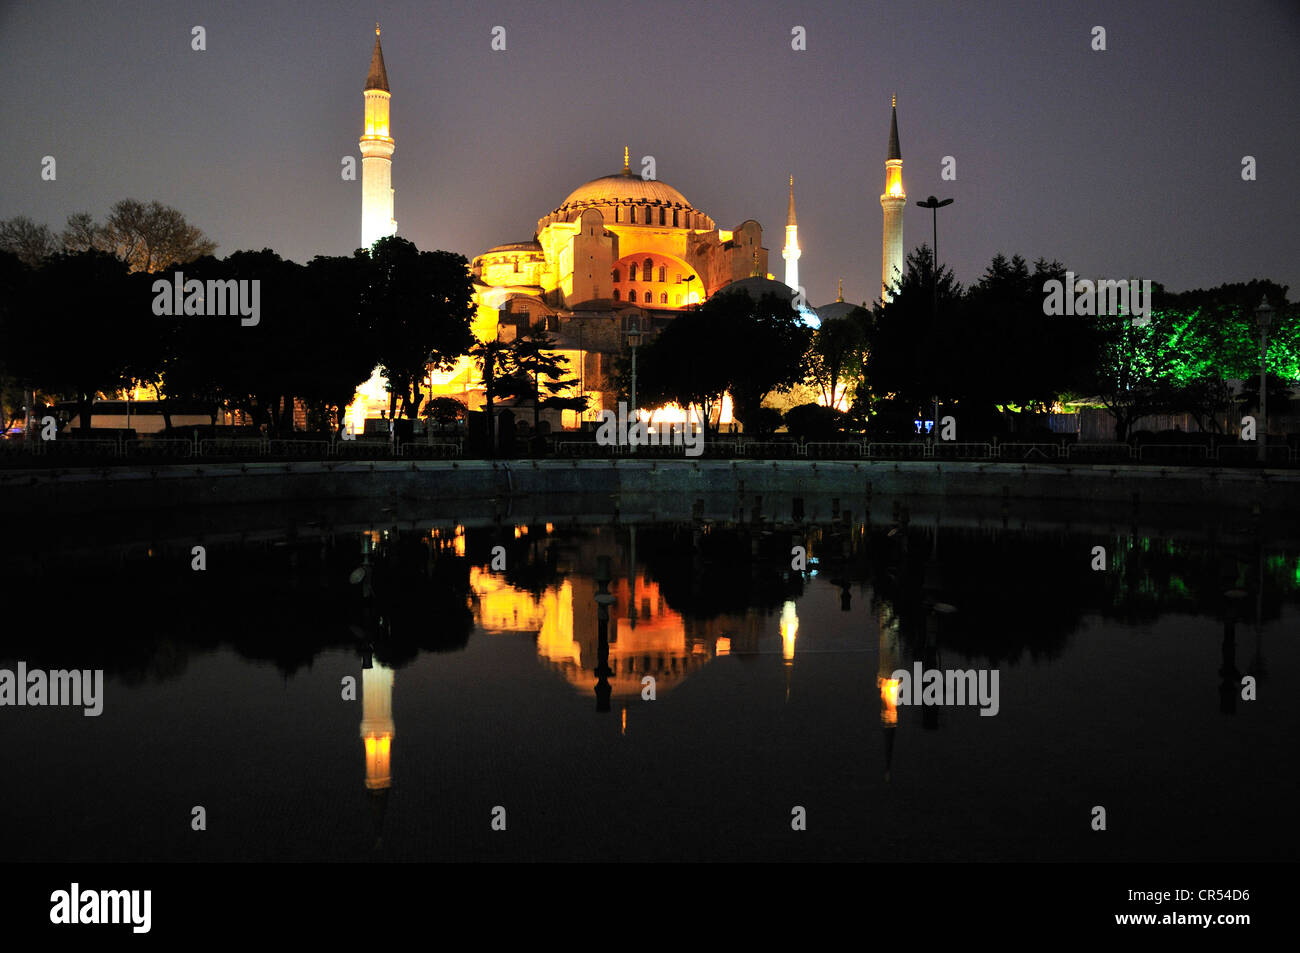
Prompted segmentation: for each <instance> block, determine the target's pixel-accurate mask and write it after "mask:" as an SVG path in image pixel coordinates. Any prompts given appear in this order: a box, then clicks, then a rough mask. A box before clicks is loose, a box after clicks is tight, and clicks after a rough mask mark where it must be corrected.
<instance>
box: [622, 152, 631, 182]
mask: <svg viewBox="0 0 1300 953" xmlns="http://www.w3.org/2000/svg"><path fill="white" fill-rule="evenodd" d="M623 174H624V175H631V174H632V166H631V165H630V164H629V163H628V161H627V146H624V147H623Z"/></svg>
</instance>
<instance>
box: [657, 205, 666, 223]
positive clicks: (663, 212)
mask: <svg viewBox="0 0 1300 953" xmlns="http://www.w3.org/2000/svg"><path fill="white" fill-rule="evenodd" d="M667 216H668V209H666V208H661V209H660V210H659V224H660V225H664V224H667V221H668V218H667Z"/></svg>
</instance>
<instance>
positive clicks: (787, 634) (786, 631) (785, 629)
mask: <svg viewBox="0 0 1300 953" xmlns="http://www.w3.org/2000/svg"><path fill="white" fill-rule="evenodd" d="M798 631H799V617H798V616H797V615H795V611H794V603H793V602H787V603H786V604H785V605H783V606H782V607H781V657H782V658H783V659H785V660H786V661H787V662H789V661H792V660H793V659H794V638H795V635H796V634H797V633H798Z"/></svg>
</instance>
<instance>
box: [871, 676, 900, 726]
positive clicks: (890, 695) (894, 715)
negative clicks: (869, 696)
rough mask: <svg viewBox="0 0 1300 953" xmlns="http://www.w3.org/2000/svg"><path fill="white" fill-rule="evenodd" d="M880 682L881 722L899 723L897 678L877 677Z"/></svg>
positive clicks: (888, 723)
mask: <svg viewBox="0 0 1300 953" xmlns="http://www.w3.org/2000/svg"><path fill="white" fill-rule="evenodd" d="M876 681H877V682H879V683H880V723H881V724H882V725H897V724H898V690H899V681H898V679H896V678H877V679H876Z"/></svg>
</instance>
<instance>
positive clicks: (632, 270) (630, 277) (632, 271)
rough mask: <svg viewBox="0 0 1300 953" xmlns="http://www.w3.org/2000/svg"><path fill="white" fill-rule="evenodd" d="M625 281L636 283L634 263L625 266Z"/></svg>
mask: <svg viewBox="0 0 1300 953" xmlns="http://www.w3.org/2000/svg"><path fill="white" fill-rule="evenodd" d="M627 280H628V281H636V262H632V264H630V265H628V266H627Z"/></svg>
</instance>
